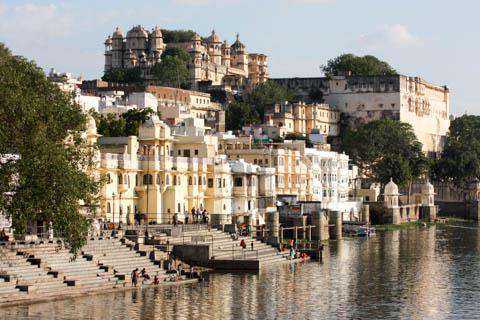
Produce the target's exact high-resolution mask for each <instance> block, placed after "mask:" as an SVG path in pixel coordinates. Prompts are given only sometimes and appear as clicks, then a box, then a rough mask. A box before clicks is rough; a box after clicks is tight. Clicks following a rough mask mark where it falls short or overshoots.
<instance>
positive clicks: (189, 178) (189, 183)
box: [188, 176, 193, 186]
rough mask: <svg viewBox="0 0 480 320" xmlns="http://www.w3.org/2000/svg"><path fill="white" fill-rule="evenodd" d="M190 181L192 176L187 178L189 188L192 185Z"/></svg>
mask: <svg viewBox="0 0 480 320" xmlns="http://www.w3.org/2000/svg"><path fill="white" fill-rule="evenodd" d="M192 180H193V179H192V176H189V177H188V185H189V186H191V185H192Z"/></svg>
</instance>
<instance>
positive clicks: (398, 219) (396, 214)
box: [386, 207, 402, 224]
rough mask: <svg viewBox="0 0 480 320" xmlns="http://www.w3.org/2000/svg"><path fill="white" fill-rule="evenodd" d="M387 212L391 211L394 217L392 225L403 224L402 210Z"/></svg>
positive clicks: (393, 209) (395, 209) (390, 209)
mask: <svg viewBox="0 0 480 320" xmlns="http://www.w3.org/2000/svg"><path fill="white" fill-rule="evenodd" d="M386 210H388V211H390V215H391V216H392V224H400V223H402V218H401V217H400V208H398V207H396V208H388V209H386Z"/></svg>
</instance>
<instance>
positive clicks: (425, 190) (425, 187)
mask: <svg viewBox="0 0 480 320" xmlns="http://www.w3.org/2000/svg"><path fill="white" fill-rule="evenodd" d="M422 194H435V188H434V187H433V185H432V184H431V183H430V182H429V181H425V183H424V184H422Z"/></svg>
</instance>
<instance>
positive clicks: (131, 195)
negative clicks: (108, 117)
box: [99, 116, 274, 224]
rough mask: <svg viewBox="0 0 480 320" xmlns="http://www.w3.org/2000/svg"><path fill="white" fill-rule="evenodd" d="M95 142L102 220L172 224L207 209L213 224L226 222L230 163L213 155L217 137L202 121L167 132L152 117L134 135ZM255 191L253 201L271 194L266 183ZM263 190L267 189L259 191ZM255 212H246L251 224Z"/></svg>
mask: <svg viewBox="0 0 480 320" xmlns="http://www.w3.org/2000/svg"><path fill="white" fill-rule="evenodd" d="M99 144H100V150H101V162H100V172H102V173H103V174H104V175H105V176H106V178H107V179H106V180H107V183H106V184H105V185H104V187H103V189H102V194H101V212H102V216H103V217H104V218H105V219H106V220H107V221H111V222H119V221H122V222H124V223H125V222H128V223H133V222H134V219H135V218H136V217H137V219H138V218H141V219H142V220H143V221H145V222H146V221H148V222H149V223H172V222H173V219H174V216H176V217H177V218H178V220H179V221H184V219H185V217H186V215H187V214H188V213H189V212H190V211H191V209H192V208H195V209H200V210H207V212H208V214H209V216H210V220H211V222H212V223H214V224H217V223H218V224H222V223H230V222H231V219H232V214H234V210H233V208H232V205H233V203H234V202H235V196H236V194H234V192H233V185H234V181H233V176H232V166H234V164H232V163H231V162H229V161H228V160H227V157H226V156H225V155H221V154H219V152H218V138H217V136H215V135H213V134H210V133H209V129H208V128H206V127H205V126H204V125H203V120H201V119H187V120H186V121H185V122H184V123H183V124H182V125H181V126H176V127H173V128H170V127H169V126H168V125H166V124H165V123H164V122H162V121H160V120H159V119H158V117H157V116H152V117H151V118H150V119H149V120H148V121H146V122H145V123H144V124H143V125H142V126H141V127H140V129H139V136H138V137H135V136H131V137H101V138H100V139H99ZM254 175H255V178H253V179H255V180H259V181H264V180H265V179H264V178H259V177H258V176H260V175H263V176H269V175H270V176H271V177H273V169H272V170H259V171H256V172H255V173H254ZM261 187H262V191H258V190H256V191H255V193H254V195H255V197H256V198H258V197H260V194H267V195H271V194H272V193H273V190H274V187H273V186H272V185H271V183H268V184H267V183H265V184H264V185H262V186H261ZM268 187H269V188H270V189H271V190H265V189H268ZM255 188H256V189H259V188H260V184H256V186H255ZM238 196H239V197H240V196H243V195H238ZM246 201H248V199H247V200H246ZM238 202H239V201H236V202H235V203H238ZM256 208H257V207H255V208H253V207H251V210H247V211H246V214H249V215H251V216H252V218H253V219H255V220H257V219H258V218H257V212H258V210H254V209H256ZM135 215H136V217H135Z"/></svg>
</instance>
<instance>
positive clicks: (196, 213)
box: [185, 207, 209, 224]
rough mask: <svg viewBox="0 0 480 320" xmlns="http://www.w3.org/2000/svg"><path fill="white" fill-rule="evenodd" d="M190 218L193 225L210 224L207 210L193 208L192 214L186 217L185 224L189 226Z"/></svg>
mask: <svg viewBox="0 0 480 320" xmlns="http://www.w3.org/2000/svg"><path fill="white" fill-rule="evenodd" d="M190 217H192V220H191V222H192V223H208V221H209V217H208V211H207V209H203V210H202V209H201V208H197V209H195V207H194V208H192V210H190V214H187V215H186V217H185V224H188V222H189V221H190Z"/></svg>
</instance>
